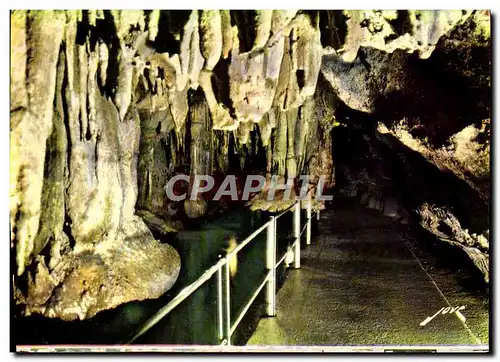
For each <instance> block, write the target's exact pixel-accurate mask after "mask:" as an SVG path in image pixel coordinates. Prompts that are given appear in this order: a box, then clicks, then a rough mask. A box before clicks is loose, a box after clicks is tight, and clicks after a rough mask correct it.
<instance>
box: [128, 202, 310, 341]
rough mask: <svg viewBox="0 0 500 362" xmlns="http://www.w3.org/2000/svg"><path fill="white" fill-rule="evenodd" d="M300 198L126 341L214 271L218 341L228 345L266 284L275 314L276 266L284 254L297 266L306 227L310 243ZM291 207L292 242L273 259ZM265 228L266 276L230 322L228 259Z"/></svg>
mask: <svg viewBox="0 0 500 362" xmlns="http://www.w3.org/2000/svg"><path fill="white" fill-rule="evenodd" d="M300 202H301V200H298V201H297V202H295V203H294V204H293V205H292V206H291V207H289V208H287V209H286V210H284V211H283V212H281V213H280V214H278V215H276V216H271V217H270V219H269V221H267V222H266V223H264V224H263V225H262V226H260V227H259V228H258V229H257V230H255V231H254V232H253V233H252V234H250V235H249V236H248V237H247V238H246V239H245V240H243V241H242V242H241V243H240V244H239V245H238V246H237V247H236V248H235V249H234V250H232V251H231V252H230V253H228V254H227V255H225V257H221V259H220V260H219V261H218V262H217V263H216V264H215V265H213V266H212V267H210V268H209V269H207V270H206V271H205V272H204V273H203V274H202V275H201V276H200V277H199V278H198V279H197V280H196V281H194V282H193V283H191V284H189V285H188V286H186V287H185V288H183V289H182V290H181V291H180V292H179V293H178V294H177V295H176V296H175V297H174V298H173V299H172V300H171V301H170V302H169V303H167V304H166V305H165V306H163V307H162V308H161V309H160V310H158V312H156V314H155V315H154V316H152V317H151V318H150V319H148V320H147V321H146V323H144V324H143V326H142V327H141V328H140V329H139V331H138V332H137V333H136V334H135V335H134V336H133V337H132V338H131V339H129V340H128V341H127V342H126V344H130V343H132V342H134V341H135V340H136V339H137V338H139V337H140V336H142V335H143V334H144V333H146V332H147V331H148V330H149V329H151V328H152V327H153V326H154V325H155V324H156V323H158V322H159V321H160V320H161V319H163V318H164V317H165V316H166V315H167V314H168V313H170V312H171V311H172V310H173V309H174V308H175V307H177V306H178V305H179V304H180V303H182V302H183V301H184V300H186V299H187V298H188V297H189V296H190V295H191V294H193V293H194V292H195V291H196V290H197V289H198V288H199V287H200V286H202V285H203V284H204V283H206V282H207V281H208V280H210V278H212V276H213V275H214V274H217V315H218V317H217V324H218V332H219V341H220V345H228V346H229V345H231V336H232V335H233V333H234V332H235V331H236V328H237V327H238V325H239V323H240V322H241V320H242V319H243V317H244V316H245V314H246V313H247V311H248V309H249V308H250V306H251V305H252V303H253V302H254V301H255V299H256V298H257V296H258V295H259V293H260V292H261V291H262V289H263V288H264V287H265V286H266V314H267V315H268V316H275V315H276V268H277V267H278V266H279V265H281V263H282V262H283V261H284V260H285V259H286V257H287V256H289V257H290V258H292V260H293V262H292V265H293V267H294V268H300V238H301V236H302V235H303V233H304V231H305V230H307V233H306V234H307V237H306V244H307V245H309V244H310V242H311V220H312V202H311V198H310V197H309V199H308V205H307V215H306V220H307V221H306V223H305V224H304V226H303V227H302V230H300ZM291 210H293V213H294V217H293V231H294V242H293V244H292V245H291V246H290V247H288V248H287V251H286V252H285V254H284V255H283V257H281V258H280V260H279V261H278V262H276V246H277V242H276V239H277V238H276V233H277V219H278V218H280V217H281V216H283V215H284V214H285V213H287V212H288V211H291ZM317 217H318V219H319V211H318V212H317ZM265 229H266V230H267V241H266V269H267V270H268V272H267V274H266V276H265V277H264V279H263V280H262V282H261V283H260V284H259V286H258V288H257V289H256V291H255V292H254V293H253V295H252V296H251V297H250V299H249V301H248V302H247V303H246V304H245V306H244V307H243V308H242V309H241V311H240V313H239V315H238V317H237V318H236V320H235V322H234V323H233V324H232V325H231V313H230V286H229V285H230V283H229V282H230V279H229V263H228V260H229V259H230V258H232V257H235V256H236V254H237V253H238V252H239V251H240V250H241V249H243V248H244V247H245V246H247V245H248V244H249V243H250V242H251V241H252V240H253V239H254V238H255V237H256V236H257V235H259V234H260V233H261V232H262V231H263V230H265Z"/></svg>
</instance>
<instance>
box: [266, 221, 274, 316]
mask: <svg viewBox="0 0 500 362" xmlns="http://www.w3.org/2000/svg"><path fill="white" fill-rule="evenodd" d="M266 269H267V270H269V276H268V280H267V286H266V314H267V315H268V316H269V317H274V316H275V315H276V218H275V217H274V216H271V219H270V223H269V225H268V227H267V242H266Z"/></svg>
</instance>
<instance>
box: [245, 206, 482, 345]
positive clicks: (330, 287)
mask: <svg viewBox="0 0 500 362" xmlns="http://www.w3.org/2000/svg"><path fill="white" fill-rule="evenodd" d="M405 235H406V233H405V232H404V230H403V227H402V226H401V225H399V224H397V223H396V222H394V221H393V220H392V219H390V218H388V217H384V216H382V215H380V214H378V213H377V212H375V211H373V210H368V209H362V208H356V209H352V208H351V209H347V210H335V211H333V210H331V211H325V212H323V213H322V214H321V219H320V220H319V221H318V235H317V236H316V237H315V238H313V241H312V245H310V246H308V247H305V248H303V250H302V260H301V264H302V265H301V268H300V269H295V270H289V272H288V273H289V274H288V276H287V280H286V282H285V283H284V285H283V287H282V288H281V289H280V290H279V292H278V294H277V316H276V317H273V318H264V319H261V320H260V322H259V324H258V326H257V329H256V331H255V333H254V334H253V335H252V337H251V338H250V339H249V340H248V343H247V345H276V346H327V345H329V346H370V345H371V346H374V345H378V346H389V345H405V346H428V345H434V346H435V345H440V346H443V345H453V346H461V345H478V344H482V345H483V346H484V345H487V344H488V322H489V321H488V309H489V307H488V296H487V295H486V294H483V295H478V294H477V293H474V292H470V291H467V290H466V289H464V287H463V285H462V284H463V283H461V281H460V280H459V279H458V278H457V275H456V274H454V273H453V272H452V271H447V270H444V271H443V269H442V268H441V269H440V268H439V266H438V265H437V264H436V262H435V260H434V259H435V257H434V259H433V257H432V256H430V255H428V254H426V253H425V252H423V251H421V250H419V251H418V252H415V251H413V249H414V246H410V244H409V243H408V241H407V238H406V237H405ZM417 255H418V256H417ZM424 270H425V271H424ZM431 278H432V279H431ZM432 280H434V282H433V281H432ZM434 283H435V284H434ZM438 288H439V289H438ZM441 293H442V294H441ZM447 301H448V302H449V303H450V304H451V306H452V307H458V306H462V305H465V309H463V310H461V313H462V314H463V316H464V317H465V318H466V320H465V322H461V321H460V320H459V318H458V316H457V315H456V314H455V313H453V314H449V313H448V314H438V315H437V316H436V317H435V318H433V319H432V320H431V321H430V322H428V323H427V324H426V325H425V326H420V323H421V322H423V321H424V320H426V318H427V317H432V316H434V315H435V314H436V313H437V312H438V311H439V310H440V309H441V308H443V307H448V306H449V304H448V302H447Z"/></svg>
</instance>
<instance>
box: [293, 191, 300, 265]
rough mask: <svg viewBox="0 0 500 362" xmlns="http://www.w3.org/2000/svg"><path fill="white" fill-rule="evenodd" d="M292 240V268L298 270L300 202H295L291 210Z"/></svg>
mask: <svg viewBox="0 0 500 362" xmlns="http://www.w3.org/2000/svg"><path fill="white" fill-rule="evenodd" d="M293 238H294V243H295V247H294V257H293V267H294V268H295V269H298V268H300V201H297V203H296V204H295V208H294V210H293Z"/></svg>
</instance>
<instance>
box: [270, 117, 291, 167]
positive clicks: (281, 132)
mask: <svg viewBox="0 0 500 362" xmlns="http://www.w3.org/2000/svg"><path fill="white" fill-rule="evenodd" d="M287 126H288V119H287V114H286V113H285V112H279V114H278V122H277V126H276V128H275V129H274V139H275V142H274V147H273V173H274V172H275V173H276V174H277V175H280V176H284V175H285V170H286V164H285V163H286V156H287Z"/></svg>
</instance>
